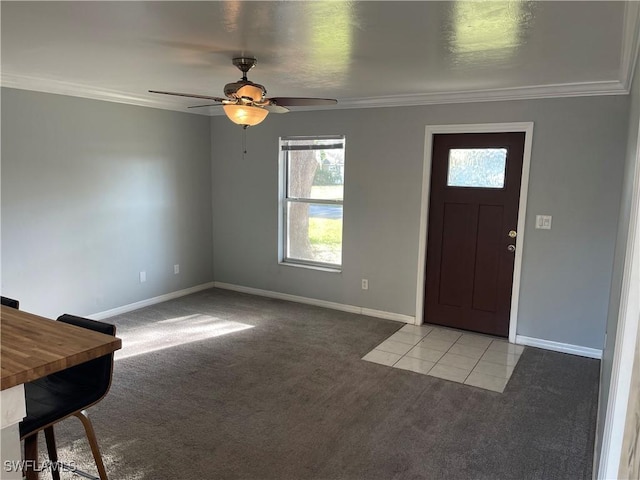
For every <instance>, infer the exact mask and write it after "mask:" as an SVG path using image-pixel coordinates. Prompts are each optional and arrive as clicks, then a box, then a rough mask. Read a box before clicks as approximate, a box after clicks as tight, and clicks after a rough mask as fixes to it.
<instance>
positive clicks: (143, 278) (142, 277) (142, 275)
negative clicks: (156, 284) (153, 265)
mask: <svg viewBox="0 0 640 480" xmlns="http://www.w3.org/2000/svg"><path fill="white" fill-rule="evenodd" d="M146 281H147V272H140V283H144V282H146Z"/></svg>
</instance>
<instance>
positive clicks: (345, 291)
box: [212, 96, 628, 348]
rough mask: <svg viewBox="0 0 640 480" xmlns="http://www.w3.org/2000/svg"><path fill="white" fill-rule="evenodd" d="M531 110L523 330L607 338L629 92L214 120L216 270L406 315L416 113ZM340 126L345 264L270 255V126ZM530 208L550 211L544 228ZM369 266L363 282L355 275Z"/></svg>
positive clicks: (421, 128) (415, 221)
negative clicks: (303, 264) (322, 265)
mask: <svg viewBox="0 0 640 480" xmlns="http://www.w3.org/2000/svg"><path fill="white" fill-rule="evenodd" d="M522 121H533V122H535V127H534V135H533V152H532V162H531V178H530V188H529V198H528V212H527V215H528V216H527V227H526V232H525V248H524V252H523V271H522V286H521V297H520V310H519V323H518V334H520V335H525V336H531V337H537V338H541V339H546V340H552V341H557V342H563V343H569V344H574V345H582V346H585V347H591V348H602V347H603V337H604V331H605V322H606V318H607V306H608V302H609V289H610V283H611V265H612V263H613V252H614V245H615V238H616V230H617V224H618V211H619V204H620V186H621V181H622V169H623V164H624V155H625V142H626V136H627V122H628V98H627V97H626V96H611V97H589V98H567V99H549V100H529V101H512V102H492V103H477V104H456V105H438V106H424V107H410V108H377V109H360V110H335V111H316V112H298V113H290V114H287V115H270V116H269V117H268V118H267V120H266V121H265V122H264V123H262V124H261V125H259V126H257V127H254V128H250V129H249V130H248V131H247V147H248V154H247V155H246V158H243V157H242V140H241V134H242V130H241V128H240V127H238V126H236V125H234V124H232V123H231V122H229V120H227V119H226V118H224V117H216V118H214V119H213V121H212V165H213V224H214V271H215V279H216V280H217V281H220V282H228V283H232V284H238V285H244V286H249V287H255V288H261V289H266V290H272V291H277V292H284V293H289V294H294V295H301V296H305V297H312V298H317V299H322V300H329V301H333V302H340V303H345V304H350V305H356V306H362V307H367V308H373V309H378V310H383V311H388V312H395V313H401V314H406V315H414V313H415V296H416V273H417V259H418V233H419V232H418V230H419V216H420V193H421V190H420V189H421V179H422V165H423V158H424V139H425V138H424V137H425V125H429V124H432V125H438V124H460V123H494V122H522ZM316 134H317V135H320V134H345V135H346V138H347V144H346V145H347V147H346V170H345V176H346V187H345V200H344V202H345V203H344V204H345V210H344V239H343V243H344V245H343V262H344V265H343V271H342V273H341V274H336V273H328V272H320V271H315V270H308V269H303V268H294V267H287V266H279V265H278V263H277V240H278V231H277V218H278V210H277V208H278V202H277V200H278V137H279V136H283V135H316ZM536 214H550V215H553V229H552V230H551V231H545V230H535V229H534V219H535V215H536ZM361 278H368V279H369V290H368V291H363V290H361V288H360V279H361Z"/></svg>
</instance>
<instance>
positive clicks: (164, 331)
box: [115, 314, 253, 360]
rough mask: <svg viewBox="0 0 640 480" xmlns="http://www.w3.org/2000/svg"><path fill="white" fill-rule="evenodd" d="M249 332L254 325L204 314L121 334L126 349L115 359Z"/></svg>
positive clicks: (164, 321) (157, 323) (117, 353)
mask: <svg viewBox="0 0 640 480" xmlns="http://www.w3.org/2000/svg"><path fill="white" fill-rule="evenodd" d="M249 328H253V325H247V324H246V323H239V322H232V321H229V320H222V319H220V318H216V317H212V316H210V315H201V314H193V315H186V316H183V317H176V318H170V319H167V320H161V321H159V322H154V323H152V324H150V325H145V326H144V327H140V328H134V329H132V330H129V331H125V332H122V333H119V334H118V336H119V337H120V338H121V339H122V349H121V350H118V351H117V352H116V354H115V359H116V360H122V359H124V358H130V357H134V356H136V355H142V354H144V353H149V352H155V351H158V350H164V349H166V348H172V347H177V346H179V345H185V344H187V343H193V342H199V341H201V340H206V339H209V338H214V337H220V336H222V335H228V334H230V333H235V332H240V331H242V330H247V329H249Z"/></svg>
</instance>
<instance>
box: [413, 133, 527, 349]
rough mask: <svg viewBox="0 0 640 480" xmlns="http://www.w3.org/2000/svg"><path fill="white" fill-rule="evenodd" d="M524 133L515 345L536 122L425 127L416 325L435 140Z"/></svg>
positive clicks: (512, 317)
mask: <svg viewBox="0 0 640 480" xmlns="http://www.w3.org/2000/svg"><path fill="white" fill-rule="evenodd" d="M516 132H517V133H524V134H525V139H524V152H523V155H522V177H521V179H520V199H519V202H518V227H517V231H518V236H517V237H516V252H515V258H514V265H513V281H512V287H511V310H510V314H509V341H510V342H511V343H515V341H516V331H517V324H518V301H519V299H520V276H521V272H522V252H523V247H524V230H525V225H526V221H525V220H526V219H525V216H526V211H527V196H528V195H527V194H528V190H529V168H530V165H531V146H532V137H533V122H514V123H476V124H457V125H427V126H426V127H425V140H424V163H423V167H422V196H421V204H420V232H419V239H418V275H417V282H416V283H417V289H416V314H415V324H416V325H420V324H422V323H424V299H425V298H424V297H425V294H424V288H425V276H426V275H425V274H426V265H427V234H428V227H429V201H430V196H431V163H432V156H433V137H434V135H438V134H443V133H516Z"/></svg>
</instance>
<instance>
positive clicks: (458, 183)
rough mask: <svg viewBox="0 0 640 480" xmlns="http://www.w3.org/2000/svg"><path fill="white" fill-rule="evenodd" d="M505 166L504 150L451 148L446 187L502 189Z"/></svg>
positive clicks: (505, 153)
mask: <svg viewBox="0 0 640 480" xmlns="http://www.w3.org/2000/svg"><path fill="white" fill-rule="evenodd" d="M506 166H507V149H506V148H452V149H450V150H449V166H448V170H447V186H448V187H473V188H504V179H505V171H506Z"/></svg>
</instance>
